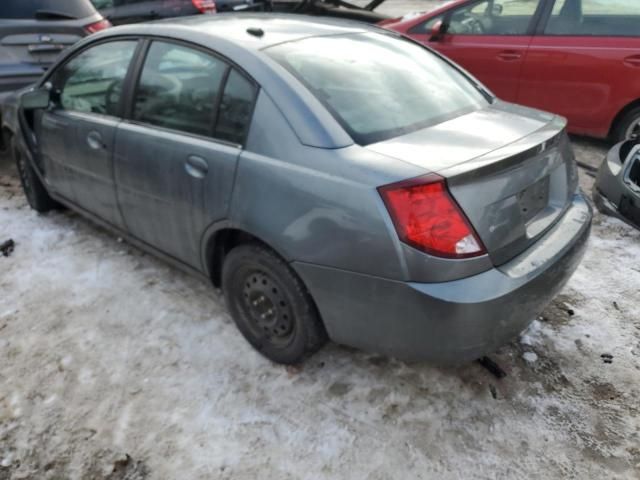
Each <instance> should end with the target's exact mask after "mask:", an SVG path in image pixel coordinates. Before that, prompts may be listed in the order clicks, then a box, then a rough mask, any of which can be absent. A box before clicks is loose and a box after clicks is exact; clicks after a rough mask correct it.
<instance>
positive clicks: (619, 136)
mask: <svg viewBox="0 0 640 480" xmlns="http://www.w3.org/2000/svg"><path fill="white" fill-rule="evenodd" d="M631 134H635V135H640V107H636V108H633V109H631V110H630V111H629V112H627V113H626V114H625V115H624V116H623V117H622V118H621V119H620V120H619V121H618V123H617V124H616V126H615V128H614V129H613V135H612V140H613V141H614V142H615V143H619V142H622V141H624V140H627V139H628V138H629V137H630V136H631Z"/></svg>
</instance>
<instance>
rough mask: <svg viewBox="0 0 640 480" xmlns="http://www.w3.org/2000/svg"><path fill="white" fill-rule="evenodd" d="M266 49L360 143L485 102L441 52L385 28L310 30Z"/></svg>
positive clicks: (443, 118) (422, 125) (432, 122)
mask: <svg viewBox="0 0 640 480" xmlns="http://www.w3.org/2000/svg"><path fill="white" fill-rule="evenodd" d="M265 52H266V53H267V54H268V55H270V56H271V57H272V58H273V59H274V60H276V61H277V62H278V63H280V64H281V65H282V66H284V67H285V68H286V69H287V70H289V71H290V72H291V73H292V74H293V75H294V76H296V77H297V78H298V79H299V80H300V81H301V82H302V83H303V84H304V85H306V87H307V88H308V89H309V90H310V91H311V92H312V93H313V94H314V95H315V96H316V97H317V98H318V100H320V101H321V102H322V103H323V104H324V105H325V107H326V108H327V109H328V110H329V111H330V112H331V113H332V114H333V116H334V117H335V118H336V120H337V121H338V122H340V124H341V125H342V126H343V128H344V129H345V130H346V131H347V132H348V133H349V134H350V135H351V137H352V138H353V140H354V141H355V142H356V143H358V144H360V145H368V144H370V143H375V142H379V141H383V140H386V139H389V138H393V137H397V136H400V135H403V134H406V133H410V132H412V131H415V130H419V129H421V128H426V127H428V126H431V125H435V124H437V123H441V122H444V121H446V120H449V119H451V118H454V117H456V116H459V115H462V114H464V113H468V112H471V111H474V110H477V109H479V108H482V107H484V106H486V105H487V104H488V99H487V97H486V96H485V95H483V94H482V93H481V92H480V91H479V90H478V88H476V86H474V84H473V83H472V82H471V81H470V80H469V79H468V78H467V77H465V76H464V75H463V74H462V73H460V72H459V71H458V70H456V69H455V68H453V67H451V66H450V65H449V64H447V63H446V62H445V61H444V60H442V59H440V58H439V57H438V56H436V55H434V54H433V53H431V52H429V51H428V50H426V49H424V48H422V47H421V46H419V45H416V44H414V43H412V42H409V41H406V40H401V39H398V38H396V37H393V36H390V35H385V34H380V33H357V34H347V35H334V36H324V37H312V38H307V39H303V40H298V41H293V42H288V43H283V44H280V45H276V46H273V47H270V48H267V49H266V50H265Z"/></svg>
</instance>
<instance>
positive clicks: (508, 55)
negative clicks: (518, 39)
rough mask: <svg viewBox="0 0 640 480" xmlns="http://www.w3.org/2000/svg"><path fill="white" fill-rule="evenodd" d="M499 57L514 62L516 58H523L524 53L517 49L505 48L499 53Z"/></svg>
mask: <svg viewBox="0 0 640 480" xmlns="http://www.w3.org/2000/svg"><path fill="white" fill-rule="evenodd" d="M498 58H499V59H500V60H504V61H505V62H513V61H515V60H520V59H521V58H522V53H521V52H518V51H515V50H505V51H503V52H500V53H499V54H498Z"/></svg>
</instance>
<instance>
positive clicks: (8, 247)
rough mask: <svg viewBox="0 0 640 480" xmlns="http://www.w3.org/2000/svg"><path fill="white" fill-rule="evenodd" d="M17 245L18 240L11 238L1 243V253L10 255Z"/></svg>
mask: <svg viewBox="0 0 640 480" xmlns="http://www.w3.org/2000/svg"><path fill="white" fill-rule="evenodd" d="M15 247H16V242H14V241H13V239H11V238H10V239H9V240H7V241H5V242H2V243H1V244H0V253H2V256H3V257H8V256H9V255H11V253H13V250H14V248H15Z"/></svg>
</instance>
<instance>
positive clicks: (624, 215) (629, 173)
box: [593, 141, 640, 228]
mask: <svg viewBox="0 0 640 480" xmlns="http://www.w3.org/2000/svg"><path fill="white" fill-rule="evenodd" d="M625 144H626V145H625ZM630 146H631V148H629V147H630ZM627 150H628V153H626V154H625V153H621V151H622V152H627ZM638 172H640V143H639V144H637V145H635V146H633V142H631V141H627V142H622V143H620V144H618V145H616V146H615V147H613V148H612V149H611V150H610V151H609V153H608V154H607V156H606V158H605V159H604V161H603V162H602V165H601V166H600V169H599V170H598V176H597V178H596V184H595V188H594V190H593V201H594V203H595V204H596V207H598V210H600V211H601V212H603V213H606V214H608V215H612V216H615V217H617V218H619V219H621V220H623V221H625V222H627V223H629V224H630V225H632V226H635V227H637V228H640V174H639V173H638Z"/></svg>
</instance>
